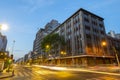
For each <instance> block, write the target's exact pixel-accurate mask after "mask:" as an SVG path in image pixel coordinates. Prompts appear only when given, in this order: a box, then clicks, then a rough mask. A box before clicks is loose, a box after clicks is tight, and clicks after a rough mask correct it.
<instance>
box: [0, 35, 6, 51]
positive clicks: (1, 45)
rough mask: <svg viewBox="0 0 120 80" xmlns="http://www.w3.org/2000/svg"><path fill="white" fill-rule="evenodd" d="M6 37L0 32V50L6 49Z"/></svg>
mask: <svg viewBox="0 0 120 80" xmlns="http://www.w3.org/2000/svg"><path fill="white" fill-rule="evenodd" d="M6 46H7V37H6V36H4V35H2V34H1V33H0V51H6Z"/></svg>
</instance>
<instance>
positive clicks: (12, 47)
mask: <svg viewBox="0 0 120 80" xmlns="http://www.w3.org/2000/svg"><path fill="white" fill-rule="evenodd" d="M14 45H15V40H13V45H12V54H13V51H14Z"/></svg>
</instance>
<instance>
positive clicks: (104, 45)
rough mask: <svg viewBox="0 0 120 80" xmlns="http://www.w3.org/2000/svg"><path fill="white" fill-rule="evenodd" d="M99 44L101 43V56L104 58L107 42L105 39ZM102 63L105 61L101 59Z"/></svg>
mask: <svg viewBox="0 0 120 80" xmlns="http://www.w3.org/2000/svg"><path fill="white" fill-rule="evenodd" d="M101 45H102V49H103V58H105V47H106V45H107V43H106V42H105V41H103V42H102V44H101ZM103 60H105V59H103ZM103 63H105V61H103Z"/></svg>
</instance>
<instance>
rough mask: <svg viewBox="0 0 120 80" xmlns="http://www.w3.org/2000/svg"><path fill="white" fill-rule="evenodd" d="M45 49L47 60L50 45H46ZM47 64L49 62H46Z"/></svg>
mask: <svg viewBox="0 0 120 80" xmlns="http://www.w3.org/2000/svg"><path fill="white" fill-rule="evenodd" d="M45 48H46V52H47V55H48V56H47V55H46V57H47V58H49V50H50V45H48V44H47V45H46V46H45ZM48 63H49V62H48Z"/></svg>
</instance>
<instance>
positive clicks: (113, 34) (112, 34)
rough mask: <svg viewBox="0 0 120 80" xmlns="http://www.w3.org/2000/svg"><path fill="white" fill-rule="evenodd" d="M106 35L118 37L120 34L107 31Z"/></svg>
mask: <svg viewBox="0 0 120 80" xmlns="http://www.w3.org/2000/svg"><path fill="white" fill-rule="evenodd" d="M107 35H108V36H111V37H113V38H117V39H120V34H116V33H115V32H114V31H110V32H108V34H107Z"/></svg>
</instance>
